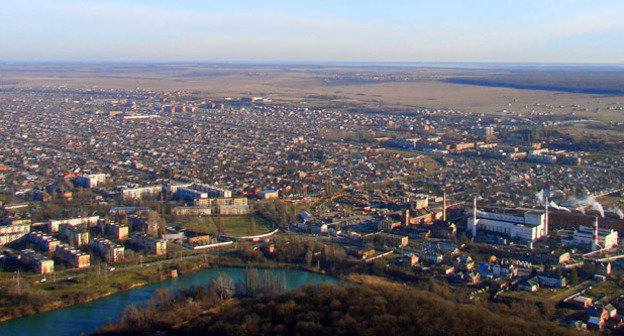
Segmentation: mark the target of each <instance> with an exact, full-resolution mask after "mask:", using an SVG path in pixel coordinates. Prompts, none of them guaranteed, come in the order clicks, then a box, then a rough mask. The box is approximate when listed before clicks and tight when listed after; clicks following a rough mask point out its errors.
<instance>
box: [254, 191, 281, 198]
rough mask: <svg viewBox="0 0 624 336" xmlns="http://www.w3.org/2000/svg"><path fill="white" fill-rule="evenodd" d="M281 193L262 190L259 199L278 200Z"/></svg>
mask: <svg viewBox="0 0 624 336" xmlns="http://www.w3.org/2000/svg"><path fill="white" fill-rule="evenodd" d="M278 197H279V192H278V191H277V190H262V191H260V192H258V198H260V199H277V198H278Z"/></svg>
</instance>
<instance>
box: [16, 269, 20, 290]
mask: <svg viewBox="0 0 624 336" xmlns="http://www.w3.org/2000/svg"><path fill="white" fill-rule="evenodd" d="M20 292H21V291H20V271H19V269H18V270H17V294H18V295H19V294H20Z"/></svg>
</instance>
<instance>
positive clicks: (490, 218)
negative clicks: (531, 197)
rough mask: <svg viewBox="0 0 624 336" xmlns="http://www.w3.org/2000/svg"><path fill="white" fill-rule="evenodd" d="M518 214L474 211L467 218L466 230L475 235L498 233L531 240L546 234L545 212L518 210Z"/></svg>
mask: <svg viewBox="0 0 624 336" xmlns="http://www.w3.org/2000/svg"><path fill="white" fill-rule="evenodd" d="M519 213H520V214H521V216H520V215H515V214H514V215H512V214H503V213H494V212H484V211H476V208H475V211H474V214H473V216H472V217H470V218H468V231H470V232H471V233H472V236H473V237H475V236H476V235H477V234H478V233H479V232H481V231H486V232H492V233H500V234H504V235H507V236H509V237H511V238H519V239H522V240H524V241H528V242H533V241H535V240H537V239H540V238H542V237H543V236H545V235H546V234H547V230H548V229H547V226H548V223H547V221H546V218H547V216H546V214H545V213H543V212H537V211H519Z"/></svg>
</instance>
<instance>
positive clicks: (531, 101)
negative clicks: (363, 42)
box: [0, 63, 624, 121]
mask: <svg viewBox="0 0 624 336" xmlns="http://www.w3.org/2000/svg"><path fill="white" fill-rule="evenodd" d="M618 73H619V72H618ZM541 74H542V77H543V78H542V77H539V75H540V73H539V72H537V74H536V72H535V71H533V72H531V76H530V77H528V79H526V78H525V79H524V80H525V81H527V82H528V83H536V82H537V83H539V81H540V80H542V81H544V82H545V83H546V84H545V85H547V84H548V83H550V82H548V81H553V78H552V76H560V77H561V78H562V79H561V80H563V79H565V78H576V80H575V82H574V83H573V85H574V87H579V88H582V85H583V81H584V80H586V81H587V85H588V86H589V88H590V89H591V88H592V87H600V88H605V89H610V88H611V89H614V90H620V89H622V87H624V84H623V83H620V82H623V81H624V80H622V79H621V78H620V77H622V76H619V77H618V76H615V75H613V74H609V72H607V71H603V75H604V76H605V80H609V81H610V82H609V83H608V85H607V84H605V85H602V84H600V79H601V78H600V77H599V78H596V76H593V77H592V76H588V77H587V78H585V77H582V76H583V73H582V72H578V71H576V72H574V71H572V70H571V71H570V72H561V71H560V72H552V71H551V72H543V73H541ZM0 75H1V76H2V78H3V81H2V82H0V88H7V87H13V86H19V87H41V86H48V87H52V86H54V87H56V86H61V85H63V86H67V87H78V88H115V89H119V88H125V89H135V88H137V87H140V88H144V89H149V90H158V91H165V90H190V91H197V92H198V94H201V95H202V96H205V97H209V98H212V99H223V98H225V97H233V98H239V97H243V96H263V97H268V98H270V99H272V100H273V101H276V102H283V103H294V102H296V103H299V104H301V105H303V106H311V107H328V108H332V107H334V108H353V109H356V110H360V109H364V110H371V111H381V110H384V111H398V112H401V111H403V112H409V110H410V109H414V108H418V107H429V108H450V109H461V110H465V111H469V112H480V113H485V114H494V115H508V116H512V115H513V116H522V115H528V114H531V113H533V114H536V113H552V114H554V115H559V116H564V115H565V116H576V117H582V118H591V119H598V120H603V121H624V111H622V110H619V109H617V108H615V107H617V106H620V105H619V104H621V103H622V101H623V100H624V99H623V98H624V97H623V96H622V95H605V94H599V93H591V94H586V93H585V94H584V93H574V92H564V91H552V90H550V91H549V90H546V89H545V90H537V89H519V88H511V87H502V86H498V87H495V86H481V85H474V83H471V84H465V83H451V82H449V81H448V80H450V79H453V78H477V79H482V80H490V79H492V80H496V79H500V78H504V79H506V80H510V78H512V79H513V78H515V77H510V76H511V75H510V74H509V71H506V70H500V69H498V70H493V69H462V68H456V69H453V68H427V67H381V66H378V67H348V66H345V67H338V66H322V65H318V66H303V65H242V64H240V65H233V64H221V65H217V64H212V65H211V64H160V65H149V64H147V65H140V64H117V65H107V64H77V65H62V64H47V65H19V64H12V63H11V64H6V63H5V64H0ZM514 75H517V76H518V78H520V79H518V81H521V80H523V79H522V72H520V71H518V70H516V71H515V72H514ZM566 76H567V77H566ZM525 77H527V76H525ZM554 80H555V84H556V83H559V82H557V81H556V80H557V79H556V78H555V79H554ZM16 83H17V84H16ZM599 84H600V85H601V86H596V85H599ZM553 85H554V84H553ZM561 85H565V83H564V84H561Z"/></svg>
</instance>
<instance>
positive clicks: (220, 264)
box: [0, 255, 326, 328]
mask: <svg viewBox="0 0 624 336" xmlns="http://www.w3.org/2000/svg"><path fill="white" fill-rule="evenodd" d="M198 257H200V255H198ZM171 263H173V264H175V263H176V261H175V260H171ZM152 267H155V266H148V267H147V269H150V268H152ZM225 267H233V268H246V267H254V268H265V269H296V270H301V271H306V272H310V273H317V274H322V275H326V272H325V271H323V270H318V269H315V268H313V267H306V266H304V265H299V264H289V263H277V262H270V261H269V262H261V263H258V262H255V263H245V262H243V261H235V260H227V261H220V260H214V261H209V262H207V263H203V262H201V263H198V264H194V265H191V267H190V269H185V270H184V272H181V271H180V269H177V268H176V270H177V272H178V275H180V276H182V275H188V274H192V273H196V272H199V271H202V270H206V269H216V268H225ZM174 268H175V267H174ZM171 278H172V276H171V273H170V272H168V273H166V274H161V276H160V278H158V279H155V280H153V281H141V282H135V283H131V284H129V286H128V287H124V288H120V289H119V290H109V291H107V292H104V293H101V294H94V295H91V296H88V297H87V298H85V299H84V300H80V301H78V302H67V301H58V300H57V301H53V302H48V303H44V304H43V306H42V307H41V308H39V310H38V311H36V312H34V313H32V314H22V315H17V316H3V317H0V328H1V326H2V323H4V322H8V321H12V320H15V319H20V318H23V317H28V316H33V315H38V314H43V313H47V312H51V311H54V310H58V309H63V308H68V307H71V306H75V305H79V304H85V303H89V302H93V301H96V300H99V299H103V298H106V297H109V296H111V295H115V294H118V293H122V292H126V291H130V290H133V289H136V288H140V287H144V286H147V285H151V284H156V283H160V282H163V281H165V280H167V279H171Z"/></svg>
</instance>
